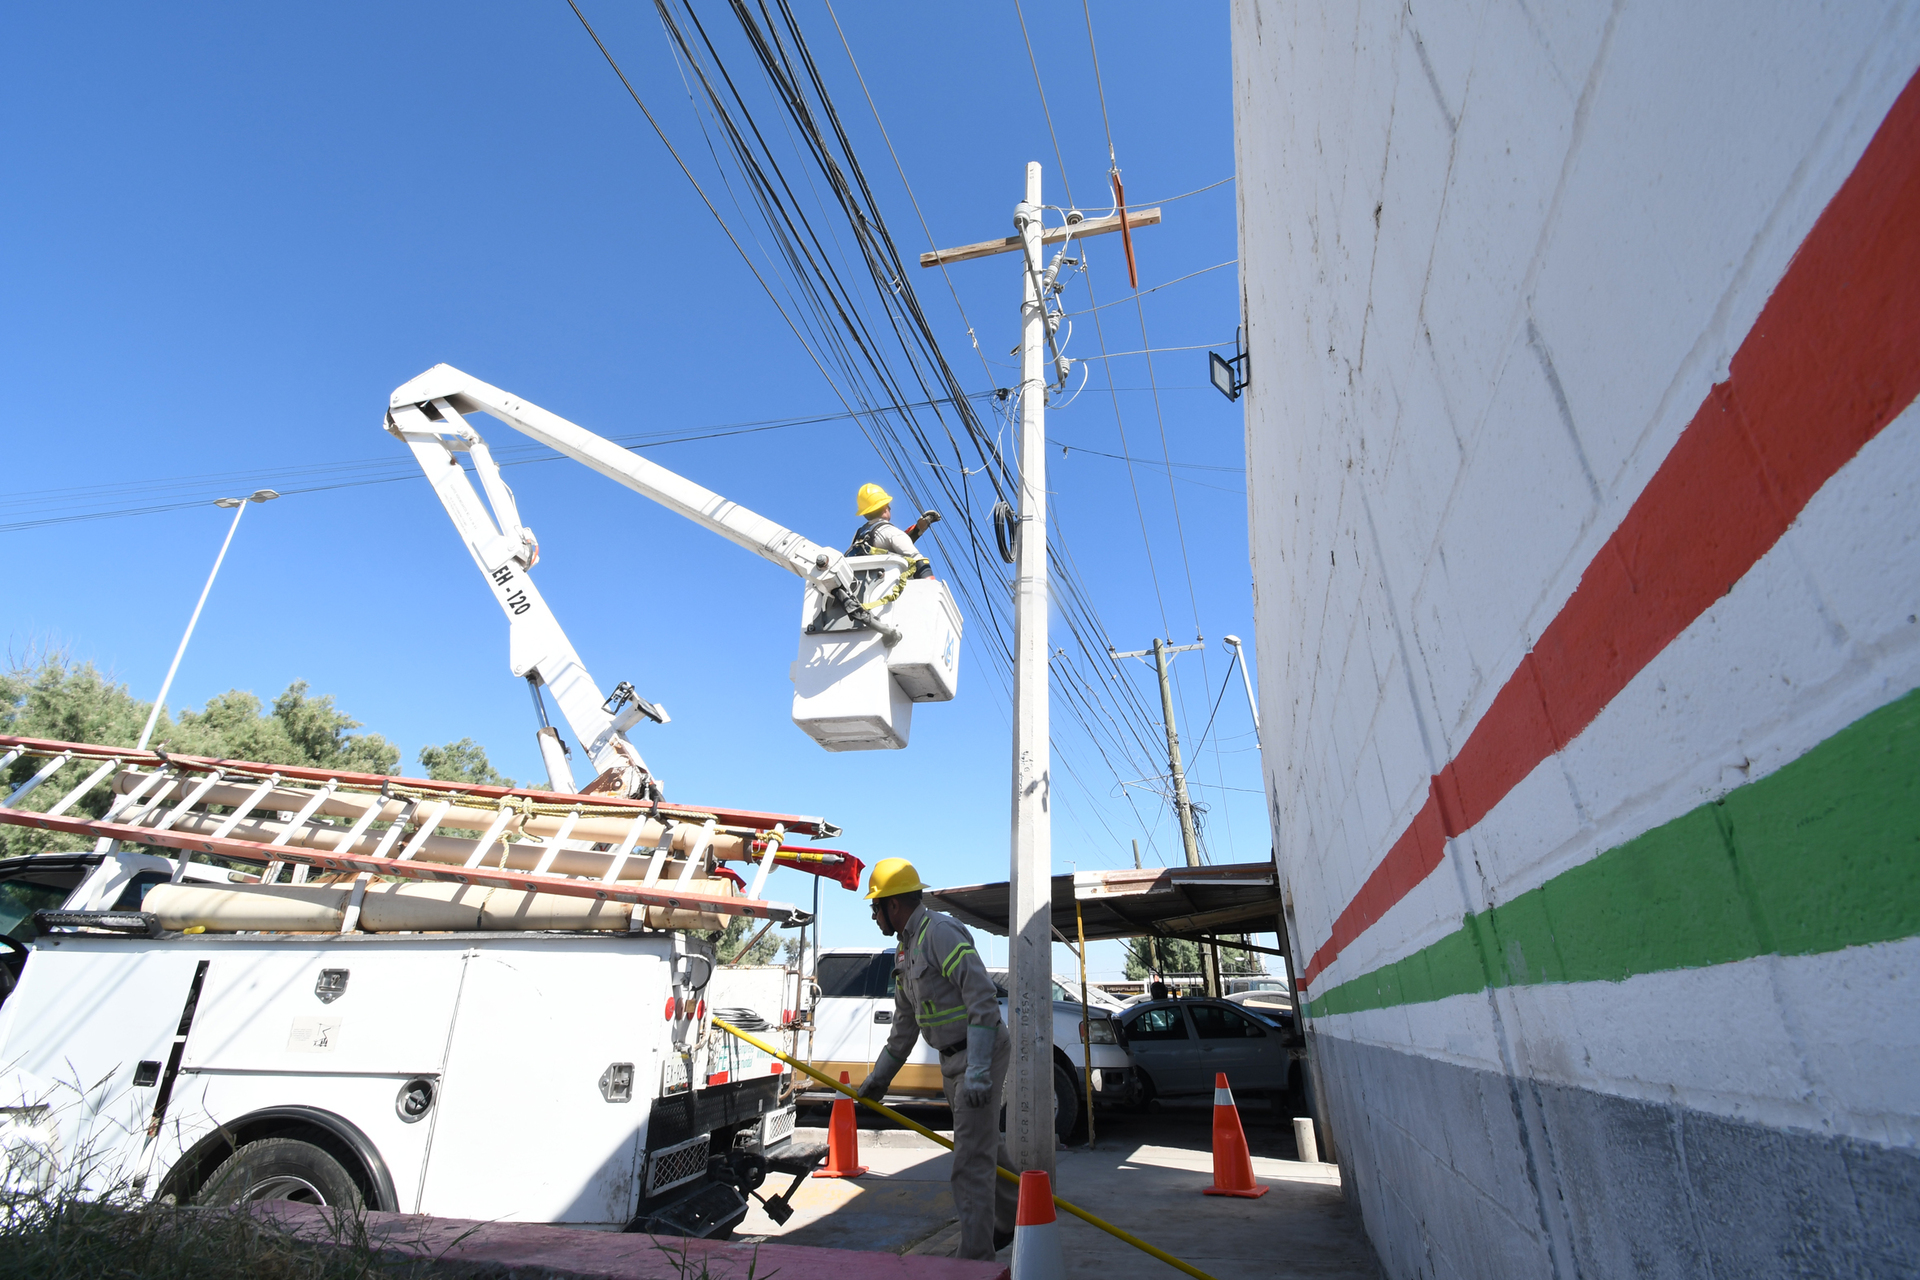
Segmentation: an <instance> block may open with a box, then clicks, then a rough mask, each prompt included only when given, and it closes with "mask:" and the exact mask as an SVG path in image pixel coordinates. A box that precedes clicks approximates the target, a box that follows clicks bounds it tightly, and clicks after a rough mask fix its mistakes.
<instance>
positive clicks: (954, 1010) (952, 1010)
mask: <svg viewBox="0 0 1920 1280" xmlns="http://www.w3.org/2000/svg"><path fill="white" fill-rule="evenodd" d="M914 1016H915V1018H916V1019H917V1020H918V1021H919V1023H920V1025H921V1026H922V1027H942V1026H945V1025H946V1024H947V1023H949V1022H957V1021H958V1020H960V1019H961V1018H964V1017H966V1016H967V1006H965V1005H963V1004H957V1005H951V1006H949V1007H947V1008H945V1009H941V1008H936V1007H935V1006H934V1003H933V1001H931V1000H923V1001H921V1002H920V1008H919V1010H918V1011H917V1012H916V1013H915V1015H914Z"/></svg>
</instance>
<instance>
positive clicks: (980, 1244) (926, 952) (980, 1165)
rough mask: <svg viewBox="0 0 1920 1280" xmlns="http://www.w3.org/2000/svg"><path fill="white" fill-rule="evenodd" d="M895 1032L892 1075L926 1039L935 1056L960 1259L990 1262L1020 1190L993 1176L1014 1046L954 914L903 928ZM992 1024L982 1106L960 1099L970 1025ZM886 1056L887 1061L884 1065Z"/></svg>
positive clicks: (919, 919)
mask: <svg viewBox="0 0 1920 1280" xmlns="http://www.w3.org/2000/svg"><path fill="white" fill-rule="evenodd" d="M893 992H894V995H893V1031H892V1034H890V1035H889V1036H888V1037H887V1043H886V1047H884V1048H883V1049H881V1051H880V1052H881V1054H882V1055H883V1058H882V1063H881V1065H882V1066H883V1067H884V1068H885V1069H886V1073H887V1075H888V1076H889V1077H890V1076H891V1075H892V1074H893V1072H894V1071H897V1070H898V1069H899V1068H900V1067H901V1066H902V1065H903V1064H904V1063H905V1062H906V1060H907V1055H908V1054H909V1053H911V1052H912V1051H913V1038H914V1036H916V1035H921V1036H925V1037H926V1041H927V1043H928V1044H929V1045H932V1046H933V1048H934V1049H935V1051H937V1052H938V1053H939V1055H940V1083H941V1084H942V1085H943V1086H944V1087H945V1089H946V1092H947V1105H948V1106H950V1107H952V1108H953V1207H954V1210H955V1212H957V1213H958V1215H959V1217H960V1249H959V1252H958V1253H957V1254H956V1255H955V1256H956V1257H961V1258H975V1259H987V1258H991V1257H993V1234H994V1232H995V1230H998V1231H1000V1232H1002V1233H1006V1232H1010V1231H1012V1230H1013V1220H1014V1211H1015V1209H1016V1208H1017V1207H1018V1203H1019V1192H1018V1191H1017V1190H1016V1189H1015V1187H1014V1185H1013V1184H1012V1183H1011V1182H1008V1181H1006V1180H1004V1179H1002V1178H1001V1177H999V1176H998V1175H997V1174H995V1173H994V1165H995V1163H996V1162H997V1163H999V1164H1001V1165H1004V1166H1006V1167H1007V1168H1012V1167H1013V1165H1012V1161H1010V1160H1009V1159H1008V1158H1007V1143H1006V1139H1005V1138H1003V1137H1001V1135H1000V1094H1001V1091H1002V1089H1004V1088H1005V1087H1006V1082H1007V1061H1008V1059H1009V1058H1010V1057H1011V1056H1012V1053H1013V1042H1012V1040H1011V1038H1010V1037H1009V1036H1008V1035H1007V1028H1006V1023H1005V1022H1003V1021H1002V1020H1001V1017H1000V1005H999V992H998V991H997V990H996V989H995V987H994V985H993V979H992V978H991V977H989V976H988V975H987V968H986V965H985V964H983V963H982V962H981V960H980V956H979V954H978V953H977V952H975V951H974V949H973V935H972V934H970V933H968V932H967V929H966V926H965V925H963V924H961V923H960V922H959V921H958V920H955V919H954V918H953V917H952V916H947V915H942V914H941V913H940V912H938V911H929V910H927V908H926V906H925V905H922V906H920V907H917V908H916V909H915V910H914V913H913V914H912V915H911V916H908V917H907V923H906V925H905V926H904V927H903V928H902V929H901V930H900V943H899V946H898V948H897V949H896V950H895V952H894V958H893ZM969 1026H975V1027H993V1028H995V1029H996V1032H995V1035H994V1039H993V1068H992V1075H991V1079H992V1081H993V1091H992V1093H991V1094H990V1095H989V1097H988V1100H987V1104H986V1105H985V1106H983V1107H968V1106H964V1105H962V1103H961V1101H960V1089H961V1087H962V1086H963V1085H964V1084H965V1083H966V1076H967V1028H968V1027H969ZM887 1059H891V1061H887Z"/></svg>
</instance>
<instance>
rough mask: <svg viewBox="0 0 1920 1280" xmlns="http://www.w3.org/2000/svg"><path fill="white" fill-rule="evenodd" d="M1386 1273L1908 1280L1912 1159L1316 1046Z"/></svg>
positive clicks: (1376, 1050) (1404, 1056) (1462, 1277)
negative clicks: (1893, 1279)
mask: <svg viewBox="0 0 1920 1280" xmlns="http://www.w3.org/2000/svg"><path fill="white" fill-rule="evenodd" d="M1314 1049H1315V1052H1316V1053H1318V1054H1319V1055H1320V1066H1321V1070H1322V1072H1323V1073H1324V1075H1323V1079H1324V1080H1325V1082H1326V1090H1327V1093H1328V1094H1329V1097H1328V1099H1327V1104H1328V1107H1329V1109H1330V1119H1331V1120H1332V1121H1333V1123H1334V1124H1335V1126H1336V1132H1335V1137H1336V1138H1337V1139H1338V1141H1339V1148H1340V1162H1341V1174H1342V1176H1343V1178H1344V1179H1345V1180H1346V1184H1347V1185H1348V1186H1349V1187H1351V1188H1352V1189H1353V1193H1354V1195H1355V1196H1356V1198H1357V1199H1358V1201H1359V1203H1360V1208H1361V1212H1362V1214H1363V1215H1364V1217H1365V1221H1366V1226H1367V1234H1368V1237H1369V1238H1370V1239H1371V1240H1372V1242H1373V1245H1374V1248H1375V1249H1376V1250H1378V1251H1379V1255H1380V1260H1381V1263H1382V1265H1383V1266H1384V1267H1385V1269H1386V1272H1387V1274H1388V1275H1389V1276H1391V1277H1393V1278H1394V1280H1414V1278H1415V1277H1419V1278H1420V1280H1454V1278H1456V1277H1457V1278H1458V1280H1495V1278H1504V1277H1511V1278H1512V1280H1541V1277H1559V1278H1561V1280H1574V1277H1581V1278H1582V1280H1612V1278H1613V1277H1623V1278H1624V1277H1674V1278H1675V1280H1679V1278H1681V1277H1687V1278H1689V1280H1691V1278H1692V1277H1697V1276H1712V1277H1719V1278H1720V1280H1733V1278H1735V1277H1740V1278H1744V1277H1774V1276H1780V1277H1788V1276H1792V1277H1801V1276H1805V1277H1813V1276H1819V1277H1834V1276H1842V1277H1852V1276H1860V1277H1869V1276H1870V1277H1884V1276H1920V1153H1916V1152H1914V1151H1912V1150H1895V1149H1889V1148H1886V1147H1878V1146H1874V1145H1871V1144H1869V1143H1864V1142H1859V1141H1856V1140H1854V1139H1850V1138H1835V1137H1826V1136H1822V1135H1818V1134H1810V1133H1805V1132H1801V1131H1797V1130H1785V1129H1773V1128H1768V1127H1766V1126H1763V1125H1755V1124H1748V1123H1743V1122H1741V1121H1735V1120H1728V1119H1725V1118H1723V1117H1719V1116H1711V1115H1707V1114H1705V1113H1703V1112H1699V1111H1694V1110H1691V1109H1687V1108H1682V1107H1678V1106H1662V1105H1657V1104H1654V1103H1648V1102H1638V1101H1633V1100H1630V1099H1625V1098H1616V1097H1612V1096H1609V1095H1607V1094H1602V1093H1595V1092H1592V1091H1590V1090H1586V1089H1576V1088H1571V1087H1568V1086H1565V1085H1554V1084H1545V1083H1541V1082H1538V1081H1533V1080H1526V1079H1521V1080H1513V1079H1510V1078H1509V1077H1507V1076H1504V1075H1501V1074H1499V1073H1497V1072H1491V1071H1480V1070H1475V1069H1473V1068H1469V1067H1460V1066H1455V1065H1452V1064H1450V1063H1445V1062H1438V1061H1435V1060H1433V1059H1430V1058H1423V1057H1420V1056H1418V1055H1415V1054H1409V1053H1403V1052H1399V1051H1397V1050H1393V1049H1386V1048H1381V1047H1377V1046H1373V1045H1362V1044H1356V1043H1354V1042H1353V1041H1350V1040H1341V1039H1336V1038H1333V1037H1330V1036H1325V1035H1320V1036H1316V1037H1315V1041H1314Z"/></svg>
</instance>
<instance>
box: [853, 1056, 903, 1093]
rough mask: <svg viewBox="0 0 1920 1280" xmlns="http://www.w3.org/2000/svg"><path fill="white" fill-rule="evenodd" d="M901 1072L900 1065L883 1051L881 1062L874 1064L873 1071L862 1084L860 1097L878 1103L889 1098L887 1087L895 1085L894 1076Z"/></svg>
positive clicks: (868, 1073)
mask: <svg viewBox="0 0 1920 1280" xmlns="http://www.w3.org/2000/svg"><path fill="white" fill-rule="evenodd" d="M898 1070H900V1064H898V1063H897V1062H895V1061H893V1058H892V1055H890V1054H888V1053H887V1052H886V1051H885V1050H882V1051H881V1054H880V1060H879V1061H878V1062H876V1063H874V1064H873V1070H871V1071H869V1072H867V1078H866V1079H865V1080H862V1081H861V1082H860V1096H861V1097H863V1098H867V1099H869V1100H871V1101H873V1102H878V1101H880V1100H881V1099H882V1098H884V1097H886V1096H887V1086H888V1085H890V1084H892V1083H893V1076H894V1073H895V1072H896V1071H898Z"/></svg>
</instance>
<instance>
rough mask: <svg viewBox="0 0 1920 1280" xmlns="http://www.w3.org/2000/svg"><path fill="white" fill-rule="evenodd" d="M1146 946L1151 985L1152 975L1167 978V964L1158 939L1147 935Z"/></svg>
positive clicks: (1136, 853) (1136, 852)
mask: <svg viewBox="0 0 1920 1280" xmlns="http://www.w3.org/2000/svg"><path fill="white" fill-rule="evenodd" d="M1133 869H1134V870H1135V871H1138V870H1139V869H1140V842H1139V841H1138V840H1135V841H1134V842H1133ZM1146 944H1147V982H1148V984H1149V985H1151V984H1152V982H1153V975H1154V974H1156V973H1157V974H1159V975H1160V976H1161V977H1163V978H1164V977H1166V976H1167V963H1166V961H1164V960H1162V959H1161V958H1160V939H1158V938H1156V937H1154V936H1153V935H1152V934H1148V935H1147V937H1146Z"/></svg>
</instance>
